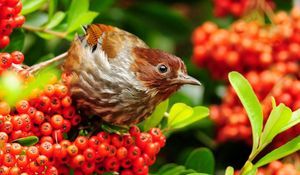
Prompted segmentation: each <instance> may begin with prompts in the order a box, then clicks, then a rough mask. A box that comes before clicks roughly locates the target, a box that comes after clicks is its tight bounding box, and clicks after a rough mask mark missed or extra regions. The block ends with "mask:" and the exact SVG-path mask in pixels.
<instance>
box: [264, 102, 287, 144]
mask: <svg viewBox="0 0 300 175" xmlns="http://www.w3.org/2000/svg"><path fill="white" fill-rule="evenodd" d="M291 116H292V111H291V109H290V108H288V107H286V106H285V105H284V104H280V105H279V106H277V107H275V108H274V109H273V110H272V111H271V114H270V115H269V118H268V120H267V123H266V124H265V128H264V130H263V132H262V135H261V140H260V145H261V146H262V148H264V147H265V146H266V145H267V144H269V143H270V142H271V141H272V140H273V138H274V137H275V136H276V135H277V134H279V133H280V132H281V131H282V128H283V127H284V126H285V125H286V124H287V123H288V122H289V120H290V118H291Z"/></svg>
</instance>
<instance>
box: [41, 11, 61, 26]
mask: <svg viewBox="0 0 300 175" xmlns="http://www.w3.org/2000/svg"><path fill="white" fill-rule="evenodd" d="M65 16H66V14H65V13H64V12H61V11H59V12H56V13H55V14H54V16H53V18H52V20H50V21H49V22H48V23H47V24H46V25H45V28H46V29H52V28H54V27H56V26H57V25H58V24H60V23H61V22H62V20H63V19H64V18H65Z"/></svg>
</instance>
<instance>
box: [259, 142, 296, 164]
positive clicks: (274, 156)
mask: <svg viewBox="0 0 300 175" xmlns="http://www.w3.org/2000/svg"><path fill="white" fill-rule="evenodd" d="M298 150H300V136H297V137H295V138H294V139H293V140H291V141H289V142H287V143H286V144H284V145H282V146H281V147H279V148H277V149H275V150H273V151H271V152H270V153H268V154H267V155H265V156H264V157H262V158H261V159H260V160H259V161H257V162H256V163H255V164H254V167H255V168H259V167H261V166H264V165H266V164H268V163H270V162H272V161H274V160H278V159H281V158H283V157H285V156H287V155H289V154H292V153H294V152H296V151H298Z"/></svg>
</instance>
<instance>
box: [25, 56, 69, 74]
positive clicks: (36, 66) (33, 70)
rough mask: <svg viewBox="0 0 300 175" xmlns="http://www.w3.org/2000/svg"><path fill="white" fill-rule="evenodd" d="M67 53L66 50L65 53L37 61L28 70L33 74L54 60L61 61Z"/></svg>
mask: <svg viewBox="0 0 300 175" xmlns="http://www.w3.org/2000/svg"><path fill="white" fill-rule="evenodd" d="M67 55H68V52H65V53H62V54H60V55H58V56H56V57H54V58H52V59H50V60H47V61H44V62H41V63H38V64H35V65H33V66H31V67H30V68H29V69H28V71H29V72H30V73H31V74H34V73H35V72H37V71H39V70H41V69H43V68H45V67H47V66H49V65H50V64H53V63H55V62H59V61H62V60H63V59H64V58H66V57H67Z"/></svg>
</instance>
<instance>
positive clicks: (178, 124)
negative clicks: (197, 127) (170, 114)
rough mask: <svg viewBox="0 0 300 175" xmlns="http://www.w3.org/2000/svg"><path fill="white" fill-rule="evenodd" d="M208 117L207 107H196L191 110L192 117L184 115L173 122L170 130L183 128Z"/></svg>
mask: <svg viewBox="0 0 300 175" xmlns="http://www.w3.org/2000/svg"><path fill="white" fill-rule="evenodd" d="M208 115H209V109H208V108H207V107H203V106H196V107H194V108H193V113H192V115H189V116H188V115H186V116H182V117H178V118H177V119H176V120H174V121H173V122H172V123H171V125H170V127H171V128H176V129H179V128H184V127H186V126H188V125H191V124H192V123H194V122H197V121H199V120H201V119H203V118H204V117H207V116H208Z"/></svg>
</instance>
